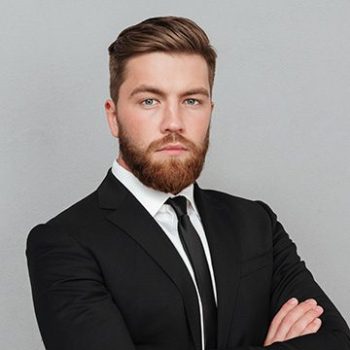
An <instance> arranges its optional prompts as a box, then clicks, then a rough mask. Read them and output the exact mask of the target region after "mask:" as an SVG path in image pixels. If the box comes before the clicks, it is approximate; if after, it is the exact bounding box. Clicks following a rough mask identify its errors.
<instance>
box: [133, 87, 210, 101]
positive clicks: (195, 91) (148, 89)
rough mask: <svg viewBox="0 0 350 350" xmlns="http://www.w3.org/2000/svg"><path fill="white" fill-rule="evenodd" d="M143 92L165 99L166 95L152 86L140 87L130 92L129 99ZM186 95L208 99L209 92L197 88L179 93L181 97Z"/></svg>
mask: <svg viewBox="0 0 350 350" xmlns="http://www.w3.org/2000/svg"><path fill="white" fill-rule="evenodd" d="M143 92H148V93H152V94H156V95H158V96H161V97H165V95H166V93H165V92H164V91H162V90H160V89H158V88H156V87H154V86H150V85H140V86H138V87H136V88H135V89H134V90H132V91H131V93H130V96H129V97H130V98H131V97H133V96H134V95H136V94H139V93H143ZM188 95H203V96H206V97H209V92H208V90H207V89H206V88H203V87H199V88H194V89H190V90H187V91H184V92H182V93H181V97H184V96H188Z"/></svg>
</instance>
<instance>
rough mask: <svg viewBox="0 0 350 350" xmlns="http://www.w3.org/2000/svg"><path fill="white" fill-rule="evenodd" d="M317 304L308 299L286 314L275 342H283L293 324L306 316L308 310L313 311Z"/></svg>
mask: <svg viewBox="0 0 350 350" xmlns="http://www.w3.org/2000/svg"><path fill="white" fill-rule="evenodd" d="M316 306H317V303H316V301H315V300H314V299H308V300H306V301H303V302H301V303H299V305H297V306H296V307H295V308H293V309H292V310H291V311H289V312H288V314H287V315H286V316H285V317H284V318H283V320H282V321H281V323H280V325H279V327H278V329H277V331H276V333H275V337H274V338H275V341H284V340H285V339H286V336H287V334H288V332H289V331H290V329H291V328H292V327H293V325H294V323H295V322H296V321H297V320H298V319H299V318H301V317H302V316H303V315H304V314H306V313H307V312H308V311H309V310H311V309H315V308H316Z"/></svg>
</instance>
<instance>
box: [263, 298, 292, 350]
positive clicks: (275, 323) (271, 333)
mask: <svg viewBox="0 0 350 350" xmlns="http://www.w3.org/2000/svg"><path fill="white" fill-rule="evenodd" d="M297 305H298V300H297V299H296V298H291V299H289V300H288V301H287V302H286V303H284V304H283V305H282V307H281V309H280V310H279V311H278V312H277V314H276V315H275V317H274V318H273V320H272V322H271V324H270V327H269V330H268V332H267V336H266V339H265V343H264V345H270V344H272V340H273V339H274V337H275V334H276V332H277V329H278V327H279V326H280V323H281V322H282V320H283V319H284V317H285V316H286V315H287V314H288V312H290V311H291V310H292V309H293V308H295V307H296V306H297Z"/></svg>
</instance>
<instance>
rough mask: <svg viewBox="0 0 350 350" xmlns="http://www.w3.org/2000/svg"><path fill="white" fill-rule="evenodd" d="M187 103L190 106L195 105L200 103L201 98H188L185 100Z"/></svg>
mask: <svg viewBox="0 0 350 350" xmlns="http://www.w3.org/2000/svg"><path fill="white" fill-rule="evenodd" d="M185 103H186V104H188V105H190V106H195V105H198V104H199V100H197V99H196V98H188V99H186V100H185Z"/></svg>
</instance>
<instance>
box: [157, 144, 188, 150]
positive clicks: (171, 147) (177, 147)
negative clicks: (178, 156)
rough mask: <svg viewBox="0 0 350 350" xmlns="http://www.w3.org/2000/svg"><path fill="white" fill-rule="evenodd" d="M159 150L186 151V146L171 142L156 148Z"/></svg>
mask: <svg viewBox="0 0 350 350" xmlns="http://www.w3.org/2000/svg"><path fill="white" fill-rule="evenodd" d="M161 151H187V148H186V147H185V146H183V145H182V144H180V143H171V144H168V145H165V146H163V147H162V148H160V149H159V150H158V152H161Z"/></svg>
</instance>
